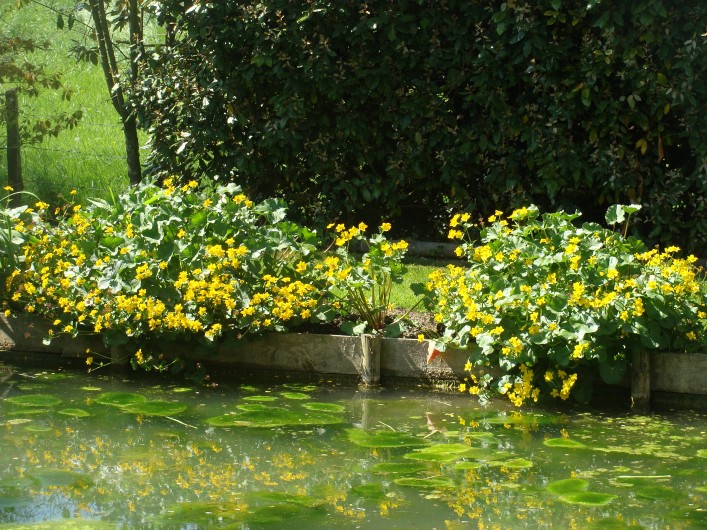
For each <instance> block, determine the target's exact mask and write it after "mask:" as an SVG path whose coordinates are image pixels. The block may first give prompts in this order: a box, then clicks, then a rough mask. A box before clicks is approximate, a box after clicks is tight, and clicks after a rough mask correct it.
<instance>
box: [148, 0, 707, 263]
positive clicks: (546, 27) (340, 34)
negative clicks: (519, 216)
mask: <svg viewBox="0 0 707 530" xmlns="http://www.w3.org/2000/svg"><path fill="white" fill-rule="evenodd" d="M160 10H161V11H160V20H161V22H162V23H163V24H164V27H165V28H167V30H168V33H169V35H170V37H169V38H168V45H167V46H165V47H163V48H161V49H159V50H156V51H155V53H154V54H152V56H151V63H150V64H151V66H150V68H148V69H147V71H146V73H145V76H144V78H143V82H142V85H141V87H140V89H139V96H140V98H141V99H142V104H144V105H145V106H144V108H143V110H142V112H141V116H140V118H141V120H142V123H143V125H144V126H145V127H147V128H148V129H149V130H150V131H151V132H152V133H153V147H154V156H153V160H152V161H153V163H154V165H155V170H156V171H158V172H163V173H165V174H171V173H174V174H176V173H179V174H182V172H184V171H186V175H187V178H193V177H194V176H197V175H201V174H206V175H207V176H209V177H211V178H215V177H216V176H220V177H222V178H234V179H236V180H237V181H238V182H239V183H240V184H241V185H242V186H243V187H244V189H245V190H246V191H247V192H248V193H249V194H251V196H253V197H266V196H273V195H280V196H286V197H287V198H288V201H289V202H291V203H292V204H293V207H294V208H296V209H299V210H302V212H304V213H305V214H307V215H308V216H309V218H310V219H311V218H312V217H315V218H318V219H319V220H320V221H322V220H324V221H323V222H330V220H331V219H334V218H336V217H338V218H339V219H341V220H342V221H346V222H347V223H351V222H354V221H355V222H358V221H359V220H361V219H363V220H364V221H366V222H368V223H369V224H372V223H377V222H379V221H380V219H379V217H380V215H381V212H385V214H386V215H389V216H392V217H388V218H387V219H386V220H391V219H392V220H393V224H394V225H396V223H397V221H401V222H400V223H398V224H400V226H405V224H406V223H404V222H402V221H404V220H405V221H406V222H407V224H408V225H409V226H412V227H413V228H416V229H417V231H418V233H421V232H422V231H424V229H425V227H429V226H437V227H439V226H441V224H440V223H441V221H440V220H441V219H446V218H448V215H447V211H446V209H447V208H450V207H451V208H458V209H461V207H462V206H463V207H464V208H467V209H469V211H471V212H472V213H473V214H474V215H475V217H479V216H482V215H483V217H486V216H487V215H488V214H489V213H491V212H493V211H494V209H497V208H498V209H501V210H506V209H511V208H513V207H516V206H520V205H522V204H528V203H535V204H538V205H539V206H540V207H541V208H543V209H544V210H556V209H566V210H569V211H573V210H574V209H576V208H577V207H580V208H581V209H582V211H583V212H584V213H585V216H586V218H587V219H589V220H594V221H598V220H601V216H602V214H603V212H604V210H605V209H606V206H607V205H609V204H613V203H621V202H624V203H625V202H629V201H630V202H638V203H641V204H642V205H643V206H644V210H643V212H642V218H641V219H640V220H639V223H638V224H636V225H635V226H636V227H637V229H639V231H640V232H641V234H642V235H643V236H644V237H647V238H648V239H650V240H652V241H659V242H662V243H663V244H665V245H668V244H670V243H674V242H675V241H681V242H685V246H687V247H688V250H693V251H697V252H698V253H702V252H703V251H704V247H705V243H706V242H707V178H706V171H707V169H706V168H707V163H706V160H707V147H706V146H707V121H706V120H705V119H704V113H705V110H706V109H705V105H706V104H707V85H705V84H704V83H702V82H701V79H702V78H703V77H704V75H705V73H706V72H707V37H705V24H704V21H705V20H707V4H706V3H705V2H695V1H692V2H681V3H675V2H666V1H663V0H637V1H635V2H601V1H590V2H587V1H576V0H572V1H567V2H560V1H559V0H541V1H529V0H526V1H520V2H512V3H511V2H507V3H506V2H504V3H497V2H488V1H487V0H479V1H466V0H447V1H443V2H423V1H421V0H403V1H399V2H382V1H380V2H368V3H361V2H357V1H353V0H345V1H336V2H333V1H330V0H318V1H316V2H307V3H298V2H288V1H285V0H271V1H267V2H246V3H244V2H236V1H233V0H231V1H222V2H199V3H191V2H189V1H185V0H165V1H164V2H161V6H160ZM353 211H355V212H356V213H355V214H352V212H353Z"/></svg>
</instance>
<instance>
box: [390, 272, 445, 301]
mask: <svg viewBox="0 0 707 530" xmlns="http://www.w3.org/2000/svg"><path fill="white" fill-rule="evenodd" d="M440 266H441V265H439V264H438V265H431V264H419V263H410V264H408V265H407V268H408V271H407V273H406V274H405V276H404V277H403V281H402V282H401V283H396V284H393V290H392V292H391V295H390V299H391V300H390V301H391V304H392V305H393V307H397V308H400V309H413V308H414V309H415V310H416V311H422V310H423V308H422V307H421V305H419V303H418V302H419V300H420V297H419V296H417V295H415V293H413V292H412V290H411V289H410V286H411V285H412V284H414V283H421V284H423V285H424V284H426V283H427V277H428V276H429V274H430V273H431V272H432V271H434V270H435V269H439V267H440Z"/></svg>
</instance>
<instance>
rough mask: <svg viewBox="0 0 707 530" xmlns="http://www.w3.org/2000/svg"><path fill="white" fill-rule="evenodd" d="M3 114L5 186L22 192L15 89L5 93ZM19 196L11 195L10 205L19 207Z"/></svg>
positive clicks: (18, 112) (18, 113)
mask: <svg viewBox="0 0 707 530" xmlns="http://www.w3.org/2000/svg"><path fill="white" fill-rule="evenodd" d="M5 113H6V121H7V184H8V186H10V187H11V188H12V189H13V190H14V191H22V190H24V183H23V182H22V157H21V155H20V147H21V142H20V120H19V117H20V109H19V105H18V103H17V89H16V88H11V89H10V90H8V91H7V92H5ZM21 202H22V201H21V198H20V195H13V196H12V198H11V202H10V203H11V204H12V205H14V206H19V205H20V203H21Z"/></svg>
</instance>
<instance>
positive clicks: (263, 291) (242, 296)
mask: <svg viewBox="0 0 707 530" xmlns="http://www.w3.org/2000/svg"><path fill="white" fill-rule="evenodd" d="M40 213H41V212H40ZM32 215H33V217H32V218H31V221H27V220H23V218H22V217H21V216H20V217H16V218H15V219H14V221H13V222H14V223H15V224H16V226H20V225H22V226H23V227H24V229H25V232H24V236H23V244H22V249H21V251H20V256H21V257H22V259H23V262H22V263H21V264H19V266H17V267H16V268H15V269H14V271H13V272H12V273H11V274H10V275H9V281H8V288H9V290H10V292H11V295H10V303H11V304H13V305H14V306H15V307H16V308H17V309H19V310H22V311H25V312H35V313H37V314H40V315H42V316H44V317H45V318H47V319H49V320H50V321H51V322H53V327H52V331H51V335H50V337H48V339H49V340H50V339H51V338H52V336H56V335H58V334H60V333H64V334H70V335H76V334H78V333H101V334H103V336H104V338H105V340H106V342H107V343H108V345H125V347H126V348H127V349H128V351H131V350H132V351H135V352H137V351H140V355H137V354H135V355H133V357H132V361H133V363H134V364H137V365H141V366H144V367H145V368H151V367H154V368H160V367H162V368H164V367H165V366H167V365H168V363H169V362H170V361H169V359H168V358H167V357H166V356H164V355H162V352H161V351H159V344H160V341H161V340H162V339H164V338H179V339H180V340H184V339H187V340H189V339H193V338H197V339H199V341H200V343H201V344H203V345H204V346H207V347H208V346H209V345H211V344H213V343H214V341H216V340H218V339H219V337H221V336H222V335H224V334H227V333H230V334H231V335H232V336H233V337H243V336H246V335H249V334H255V333H261V332H265V331H282V330H285V329H287V328H289V327H293V326H296V325H298V324H300V323H302V322H304V321H310V320H317V319H318V318H325V317H324V314H325V313H326V290H327V284H326V282H325V281H324V280H323V279H322V278H321V277H320V273H319V271H317V270H315V269H314V267H313V265H312V263H311V257H312V252H313V251H314V250H315V248H316V247H315V243H316V236H315V234H314V233H312V232H311V231H309V230H307V229H306V228H303V227H300V226H298V225H296V224H294V223H291V222H289V221H287V220H286V217H285V215H286V210H285V206H284V204H283V203H281V202H280V201H276V200H266V201H263V202H261V203H259V204H256V203H253V202H252V201H250V200H249V199H248V198H247V197H246V196H245V195H244V194H243V193H242V192H241V190H240V188H239V187H237V186H236V185H234V184H228V185H216V184H212V183H207V184H204V185H200V184H198V183H196V182H189V183H177V182H176V181H175V180H173V179H168V180H167V181H165V182H164V183H163V184H162V185H161V186H158V185H156V184H154V183H150V182H145V183H143V184H141V185H139V186H134V187H131V188H130V189H129V190H127V191H126V192H125V193H124V194H122V195H121V196H120V197H118V198H117V200H116V201H115V203H114V204H109V203H107V202H105V201H98V200H94V201H91V204H90V205H88V206H87V207H85V208H84V207H82V206H80V205H77V204H69V205H68V206H67V207H66V209H65V215H63V216H62V217H60V219H59V220H58V222H55V223H50V222H47V221H46V219H45V218H44V217H43V216H42V215H40V214H38V213H36V212H35V213H34V214H32ZM151 339H153V340H152V343H153V344H156V346H154V347H153V346H151V344H150V340H151ZM138 344H139V345H140V346H141V349H138V348H137V345H138Z"/></svg>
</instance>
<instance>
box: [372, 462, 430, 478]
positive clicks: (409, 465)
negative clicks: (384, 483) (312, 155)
mask: <svg viewBox="0 0 707 530" xmlns="http://www.w3.org/2000/svg"><path fill="white" fill-rule="evenodd" d="M425 469H427V466H426V465H425V464H419V463H417V462H381V463H379V464H376V465H374V466H373V468H372V471H373V472H374V473H378V474H379V475H412V474H413V473H417V472H418V471H424V470H425Z"/></svg>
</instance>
